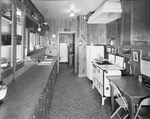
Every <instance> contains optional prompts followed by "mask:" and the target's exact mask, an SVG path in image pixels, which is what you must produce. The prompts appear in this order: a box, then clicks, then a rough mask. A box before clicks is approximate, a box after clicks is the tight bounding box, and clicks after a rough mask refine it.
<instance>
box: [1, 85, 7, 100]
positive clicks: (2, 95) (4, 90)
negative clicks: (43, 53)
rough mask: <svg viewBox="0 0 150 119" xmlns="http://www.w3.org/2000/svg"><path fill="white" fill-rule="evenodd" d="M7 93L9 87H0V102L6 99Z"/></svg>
mask: <svg viewBox="0 0 150 119" xmlns="http://www.w3.org/2000/svg"><path fill="white" fill-rule="evenodd" d="M6 93H7V86H1V87H0V100H2V99H4V98H5V96H6Z"/></svg>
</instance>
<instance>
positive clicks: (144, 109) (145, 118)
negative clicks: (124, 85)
mask: <svg viewBox="0 0 150 119" xmlns="http://www.w3.org/2000/svg"><path fill="white" fill-rule="evenodd" d="M134 119H150V97H147V98H145V99H143V100H142V101H141V102H140V104H139V107H138V109H137V112H136V114H135V116H134Z"/></svg>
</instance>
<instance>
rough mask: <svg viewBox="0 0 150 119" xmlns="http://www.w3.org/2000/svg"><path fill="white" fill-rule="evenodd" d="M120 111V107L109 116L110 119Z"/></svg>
mask: <svg viewBox="0 0 150 119" xmlns="http://www.w3.org/2000/svg"><path fill="white" fill-rule="evenodd" d="M120 109H121V107H119V108H118V109H117V110H116V111H115V112H114V113H113V114H112V115H111V117H110V118H111V119H112V118H113V117H114V116H115V114H117V112H118V111H119V110H120Z"/></svg>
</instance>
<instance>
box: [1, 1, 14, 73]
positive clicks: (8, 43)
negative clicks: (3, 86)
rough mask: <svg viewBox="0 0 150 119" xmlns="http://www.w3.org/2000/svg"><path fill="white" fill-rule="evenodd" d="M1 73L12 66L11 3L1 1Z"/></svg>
mask: <svg viewBox="0 0 150 119" xmlns="http://www.w3.org/2000/svg"><path fill="white" fill-rule="evenodd" d="M1 12H2V17H1V47H0V48H1V71H4V70H5V69H8V68H10V67H11V66H12V48H13V45H12V3H11V2H10V0H7V1H5V0H2V11H1Z"/></svg>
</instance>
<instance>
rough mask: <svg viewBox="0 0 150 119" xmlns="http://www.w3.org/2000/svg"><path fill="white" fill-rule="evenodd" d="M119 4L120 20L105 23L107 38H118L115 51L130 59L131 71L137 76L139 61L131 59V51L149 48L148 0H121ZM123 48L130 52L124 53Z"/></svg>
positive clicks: (149, 17) (149, 5)
mask: <svg viewBox="0 0 150 119" xmlns="http://www.w3.org/2000/svg"><path fill="white" fill-rule="evenodd" d="M121 4H122V9H123V12H122V16H121V19H120V22H117V21H113V22H112V23H109V24H107V39H108V38H113V37H118V38H119V39H118V40H117V44H118V46H117V47H118V52H117V53H118V54H119V55H122V56H124V57H125V58H126V59H127V60H129V59H130V64H131V68H132V73H133V75H135V76H137V75H138V74H140V61H139V62H135V61H133V57H132V53H133V51H138V52H139V51H140V50H141V49H150V48H149V46H150V41H149V39H150V30H149V29H150V23H149V22H150V20H149V19H150V11H149V9H150V8H149V7H150V1H149V0H131V1H129V0H121ZM117 27H118V28H117ZM113 28H114V29H113ZM118 29H120V30H118ZM113 30H115V31H113ZM119 31H120V33H119ZM124 49H129V50H130V51H131V52H129V53H125V52H124Z"/></svg>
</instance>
